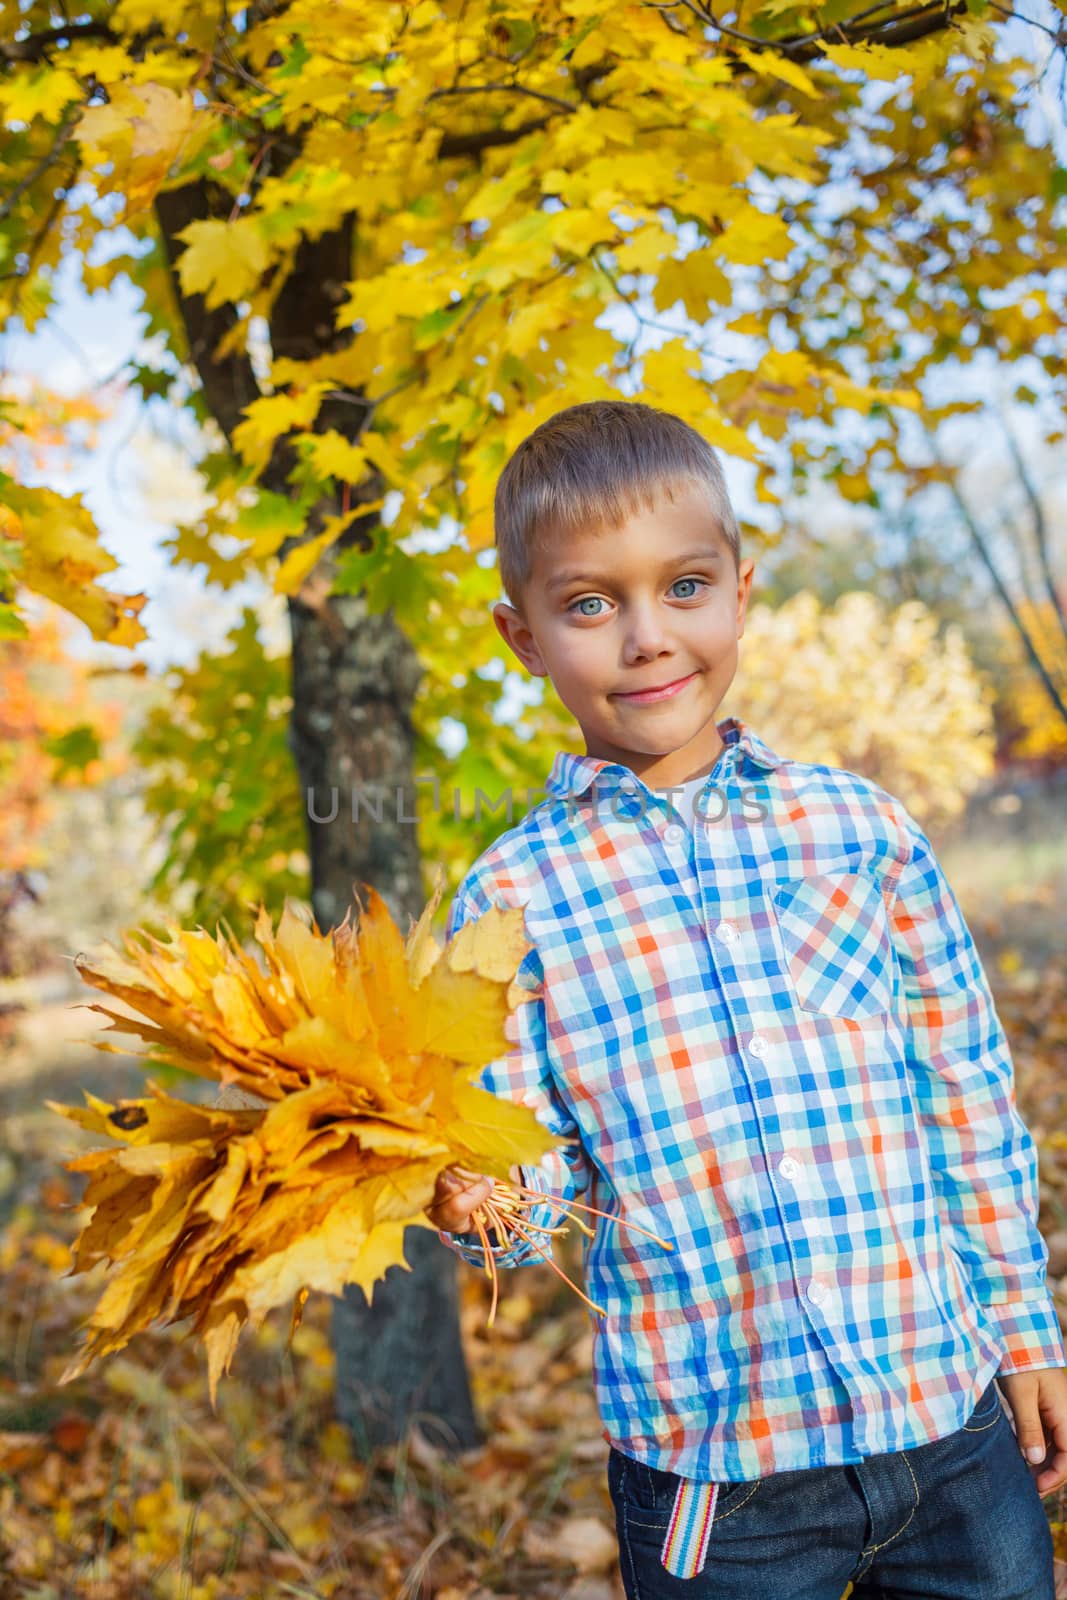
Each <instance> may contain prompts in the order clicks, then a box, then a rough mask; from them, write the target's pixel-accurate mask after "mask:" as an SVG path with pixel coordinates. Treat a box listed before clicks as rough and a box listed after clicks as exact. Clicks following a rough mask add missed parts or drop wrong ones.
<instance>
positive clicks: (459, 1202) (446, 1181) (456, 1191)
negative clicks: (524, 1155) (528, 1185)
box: [426, 1166, 522, 1233]
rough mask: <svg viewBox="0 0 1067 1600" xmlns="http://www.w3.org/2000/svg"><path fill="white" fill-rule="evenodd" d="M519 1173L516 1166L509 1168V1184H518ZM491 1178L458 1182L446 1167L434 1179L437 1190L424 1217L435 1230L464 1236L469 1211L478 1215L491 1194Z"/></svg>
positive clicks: (453, 1172) (459, 1179)
mask: <svg viewBox="0 0 1067 1600" xmlns="http://www.w3.org/2000/svg"><path fill="white" fill-rule="evenodd" d="M521 1171H522V1169H521V1168H520V1167H518V1166H513V1167H512V1168H511V1172H510V1174H509V1175H510V1177H511V1181H512V1183H519V1182H521V1176H520V1174H521ZM494 1182H495V1180H494V1179H493V1178H487V1177H480V1178H461V1177H460V1176H459V1174H458V1173H457V1172H456V1171H455V1170H454V1168H452V1167H445V1169H444V1171H443V1172H439V1173H438V1175H437V1186H436V1188H435V1189H434V1196H433V1199H432V1200H431V1202H430V1204H429V1205H428V1206H427V1207H426V1215H427V1216H428V1217H429V1219H430V1221H431V1222H432V1223H433V1225H434V1227H435V1228H442V1229H443V1230H444V1231H445V1233H466V1232H468V1231H469V1226H468V1225H469V1223H470V1216H471V1212H472V1211H477V1209H478V1207H479V1206H480V1205H481V1204H482V1202H483V1201H485V1200H488V1198H489V1196H490V1195H491V1194H492V1192H493V1185H494Z"/></svg>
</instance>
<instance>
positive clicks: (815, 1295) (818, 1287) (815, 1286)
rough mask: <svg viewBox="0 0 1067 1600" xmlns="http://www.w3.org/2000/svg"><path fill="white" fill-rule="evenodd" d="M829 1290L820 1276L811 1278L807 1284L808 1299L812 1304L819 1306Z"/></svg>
mask: <svg viewBox="0 0 1067 1600" xmlns="http://www.w3.org/2000/svg"><path fill="white" fill-rule="evenodd" d="M829 1292H830V1291H829V1289H828V1288H827V1287H826V1285H825V1283H823V1281H822V1279H821V1278H812V1280H811V1282H810V1283H809V1284H808V1299H809V1300H810V1301H811V1302H812V1303H813V1304H814V1305H817V1306H821V1305H822V1303H823V1301H824V1300H825V1299H826V1296H827V1295H828V1294H829Z"/></svg>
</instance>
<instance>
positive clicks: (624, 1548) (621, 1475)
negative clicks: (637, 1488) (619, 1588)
mask: <svg viewBox="0 0 1067 1600" xmlns="http://www.w3.org/2000/svg"><path fill="white" fill-rule="evenodd" d="M618 1492H619V1500H618V1514H619V1522H620V1524H621V1527H622V1532H621V1535H620V1538H619V1546H620V1553H622V1552H625V1555H626V1564H627V1566H628V1567H629V1570H630V1585H631V1587H632V1597H631V1600H641V1591H640V1588H639V1586H638V1582H637V1563H636V1562H635V1560H634V1553H633V1551H632V1550H631V1549H630V1531H629V1521H628V1518H627V1516H626V1458H625V1457H622V1459H620V1462H619V1467H618Z"/></svg>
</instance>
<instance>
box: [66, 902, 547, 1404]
mask: <svg viewBox="0 0 1067 1600" xmlns="http://www.w3.org/2000/svg"><path fill="white" fill-rule="evenodd" d="M441 891H442V880H441V876H440V874H439V876H438V882H437V886H436V888H435V891H434V894H433V897H432V898H431V900H430V902H429V903H428V904H427V906H426V907H425V908H424V910H423V912H422V914H421V916H420V917H419V919H418V922H417V923H415V924H414V925H413V927H412V929H411V931H410V933H409V935H408V937H407V939H406V940H405V939H404V938H403V936H402V935H401V933H400V930H399V929H398V928H397V926H396V924H395V923H394V921H393V919H392V917H391V916H390V915H389V912H388V909H387V907H386V905H385V902H384V900H383V899H382V897H381V896H380V895H379V894H378V893H377V891H376V890H374V889H373V888H372V887H370V886H365V901H364V899H363V898H360V900H359V907H360V915H359V924H358V929H357V928H356V927H355V926H353V924H352V922H351V913H349V914H348V915H346V917H345V920H344V922H343V923H342V924H341V926H340V927H339V928H336V929H334V930H333V931H332V932H331V933H330V934H328V935H323V934H321V933H320V932H319V930H318V928H317V927H316V926H315V924H314V921H313V919H311V918H310V917H309V916H307V915H306V914H305V913H304V911H303V910H300V911H298V909H297V908H296V907H295V906H294V905H293V904H292V903H290V902H288V901H287V902H286V904H285V908H284V910H283V913H282V916H281V918H280V920H279V923H278V927H277V929H275V928H274V927H273V925H272V922H271V918H270V917H269V915H268V914H267V912H266V909H265V908H264V907H262V906H261V907H260V908H259V910H258V914H257V917H256V921H255V927H254V935H255V939H256V941H257V943H258V945H259V947H260V950H261V952H262V956H263V963H262V965H261V964H260V962H259V961H257V960H255V959H253V957H252V956H251V955H250V954H249V953H248V952H247V951H245V950H243V949H242V948H241V947H240V946H239V945H238V944H237V942H236V940H235V939H234V937H233V935H232V934H229V933H228V936H227V937H225V938H224V937H223V935H222V934H221V933H216V936H215V938H214V939H213V938H212V937H211V936H210V935H209V934H208V933H207V932H206V931H205V930H204V929H202V928H197V929H195V930H189V929H182V928H179V927H176V926H174V925H170V926H168V927H167V928H166V930H165V937H163V938H159V937H157V936H155V935H150V934H148V933H146V932H145V931H143V930H142V931H140V932H139V933H138V935H137V936H134V935H132V934H127V935H126V937H125V940H124V950H123V952H122V953H120V952H118V951H115V950H113V949H111V948H110V947H106V948H105V950H104V952H103V953H102V955H99V956H97V957H95V958H90V957H88V956H85V955H79V956H78V957H77V958H76V963H75V964H76V967H77V970H78V972H79V974H80V975H81V977H82V978H83V979H84V980H85V981H86V982H87V983H89V984H91V985H92V986H94V987H95V988H98V989H101V990H103V991H104V992H105V993H106V994H109V995H111V996H113V997H114V998H116V999H118V1000H121V1001H122V1002H123V1004H124V1005H125V1006H126V1007H128V1008H129V1009H130V1010H131V1011H132V1012H133V1013H134V1015H133V1016H127V1015H125V1014H121V1013H119V1012H117V1011H106V1014H107V1015H108V1016H109V1017H110V1018H111V1019H112V1024H113V1030H112V1031H118V1032H126V1033H130V1034H133V1035H134V1036H135V1037H137V1038H139V1039H140V1040H141V1042H142V1054H144V1055H145V1056H146V1057H147V1059H148V1060H154V1061H170V1062H174V1063H177V1064H179V1065H182V1066H185V1067H186V1068H187V1069H189V1070H192V1071H194V1072H197V1073H199V1074H200V1075H201V1076H208V1077H214V1078H215V1079H216V1080H218V1081H220V1082H222V1083H229V1084H233V1085H235V1086H236V1087H238V1088H239V1089H241V1090H243V1091H246V1092H247V1093H249V1094H251V1095H254V1096H255V1097H256V1103H255V1105H254V1106H251V1107H249V1106H244V1107H241V1108H233V1109H230V1108H225V1109H224V1108H222V1107H220V1106H211V1107H208V1106H202V1105H194V1104H190V1103H188V1102H185V1101H183V1100H181V1099H179V1098H177V1097H175V1096H172V1095H170V1094H168V1093H167V1092H166V1091H165V1090H164V1089H162V1088H161V1087H160V1086H159V1085H157V1084H154V1083H153V1084H150V1085H149V1089H150V1097H149V1098H145V1099H130V1100H124V1101H121V1102H119V1103H118V1104H115V1105H112V1104H110V1103H109V1102H108V1101H106V1100H102V1099H100V1098H98V1097H96V1096H94V1095H92V1094H88V1093H87V1094H86V1096H85V1099H86V1104H85V1105H84V1106H63V1105H58V1104H56V1103H55V1102H52V1101H49V1102H47V1104H48V1105H49V1107H50V1108H51V1109H52V1110H53V1111H56V1112H57V1113H59V1114H60V1115H61V1116H64V1117H67V1118H69V1119H70V1120H72V1121H74V1122H76V1123H78V1124H80V1126H82V1127H83V1128H85V1129H87V1130H88V1131H90V1132H94V1133H102V1134H106V1135H110V1136H111V1137H112V1138H113V1139H114V1140H116V1141H117V1143H118V1147H117V1148H115V1147H112V1148H110V1149H100V1150H90V1151H87V1152H86V1153H85V1154H83V1155H80V1156H77V1157H75V1158H73V1159H72V1160H71V1161H69V1162H68V1163H66V1165H67V1166H68V1167H69V1168H70V1170H72V1171H80V1172H83V1173H85V1174H87V1175H88V1182H87V1186H86V1191H85V1196H84V1204H85V1207H86V1208H90V1209H91V1215H90V1217H89V1220H88V1221H87V1222H86V1224H85V1226H84V1227H83V1229H82V1231H81V1234H80V1235H79V1238H78V1240H77V1241H76V1244H75V1247H74V1251H73V1265H72V1267H71V1271H72V1272H84V1271H87V1270H88V1269H89V1268H90V1267H92V1266H94V1265H95V1264H96V1263H97V1262H99V1261H102V1260H107V1261H109V1262H110V1263H111V1267H112V1270H111V1274H110V1276H109V1278H108V1281H107V1283H106V1286H105V1289H104V1292H103V1294H102V1295H101V1298H100V1300H99V1301H98V1303H97V1305H96V1306H95V1308H94V1310H93V1312H92V1314H91V1316H90V1317H89V1319H88V1324H87V1327H88V1338H87V1342H86V1345H85V1347H84V1349H83V1350H82V1351H81V1352H80V1354H79V1355H78V1356H77V1357H76V1359H75V1360H74V1361H73V1362H72V1363H71V1365H70V1366H68V1368H67V1371H66V1372H65V1373H64V1374H63V1379H62V1381H69V1379H71V1378H73V1377H75V1376H77V1375H78V1374H79V1373H80V1372H83V1371H85V1369H86V1367H87V1366H88V1365H89V1364H90V1363H91V1362H92V1361H93V1360H95V1359H96V1358H98V1357H100V1356H104V1355H108V1354H110V1353H112V1352H114V1351H116V1350H120V1349H122V1348H123V1346H124V1345H126V1344H127V1343H128V1342H129V1340H130V1339H131V1338H133V1337H134V1336H135V1334H137V1333H138V1332H139V1331H141V1330H143V1329H144V1328H146V1327H148V1326H149V1325H150V1324H151V1323H152V1322H153V1321H155V1320H157V1319H158V1318H160V1317H165V1318H167V1319H169V1320H178V1319H183V1318H191V1319H192V1323H191V1331H192V1332H193V1333H194V1334H196V1335H198V1336H200V1337H202V1338H203V1340H204V1344H205V1349H206V1351H207V1358H208V1381H209V1386H210V1391H211V1398H212V1403H213V1404H214V1402H215V1395H216V1387H217V1384H218V1380H219V1378H220V1376H221V1375H222V1374H223V1373H224V1372H226V1371H228V1370H229V1365H230V1362H231V1360H232V1357H233V1353H234V1350H235V1348H236V1344H237V1340H238V1337H239V1335H240V1331H241V1328H242V1327H243V1325H244V1324H245V1322H247V1321H251V1322H252V1323H253V1324H256V1323H258V1322H259V1321H260V1320H261V1319H262V1318H263V1317H264V1316H265V1315H266V1314H267V1313H268V1312H269V1311H270V1310H272V1309H273V1308H274V1307H276V1306H279V1305H282V1304H284V1303H287V1302H293V1316H292V1322H291V1325H290V1326H291V1331H292V1329H293V1328H295V1326H296V1323H297V1322H298V1320H299V1313H300V1311H301V1310H302V1307H303V1303H304V1300H305V1299H306V1297H307V1294H308V1292H309V1291H311V1290H318V1291H321V1292H323V1293H328V1294H340V1293H341V1292H342V1291H343V1289H344V1287H345V1285H346V1284H348V1283H358V1284H359V1285H360V1286H361V1287H362V1289H363V1291H364V1293H365V1294H366V1295H367V1298H368V1300H369V1299H370V1298H371V1296H372V1293H373V1289H374V1285H375V1283H377V1282H378V1281H379V1280H380V1279H381V1278H382V1276H383V1275H384V1274H385V1272H386V1271H387V1270H388V1269H389V1267H390V1266H401V1267H404V1268H405V1269H406V1267H407V1263H406V1261H405V1260H404V1253H403V1240H404V1235H405V1232H406V1230H407V1229H408V1228H410V1227H423V1228H425V1227H431V1226H432V1224H431V1223H430V1222H429V1220H428V1218H427V1217H426V1214H425V1209H426V1207H427V1206H428V1205H429V1204H430V1203H431V1201H432V1199H433V1196H434V1193H435V1188H436V1184H437V1179H438V1177H439V1175H440V1173H441V1172H442V1170H443V1169H444V1168H445V1167H447V1166H450V1165H451V1164H452V1163H454V1162H456V1161H472V1160H473V1161H477V1163H478V1164H479V1167H480V1169H481V1170H484V1171H486V1172H488V1173H490V1174H491V1175H492V1176H494V1177H495V1178H496V1179H497V1180H498V1181H500V1182H503V1181H504V1180H506V1179H507V1177H508V1174H509V1173H510V1171H511V1169H512V1167H514V1166H517V1165H521V1164H522V1163H527V1164H529V1165H530V1166H534V1165H536V1164H538V1163H539V1162H540V1160H541V1158H542V1157H543V1156H544V1155H545V1154H546V1153H547V1152H548V1151H549V1150H552V1149H554V1148H556V1147H557V1146H558V1144H559V1141H558V1140H557V1139H556V1138H555V1137H554V1135H552V1134H551V1133H550V1132H549V1131H548V1129H547V1128H545V1127H544V1125H543V1124H542V1123H541V1122H540V1121H539V1120H538V1118H537V1117H536V1116H535V1115H534V1113H533V1111H532V1110H531V1109H530V1108H529V1107H528V1106H525V1105H522V1104H519V1103H517V1102H512V1101H510V1100H504V1099H501V1098H499V1097H497V1096H494V1095H492V1094H489V1093H488V1092H487V1091H485V1090H483V1089H481V1088H479V1087H476V1086H475V1085H474V1084H472V1083H471V1082H470V1078H471V1075H472V1073H473V1072H477V1071H478V1070H480V1069H481V1068H482V1067H483V1066H484V1065H485V1064H486V1063H487V1062H488V1061H490V1060H491V1059H493V1058H494V1057H495V1056H497V1055H499V1054H501V1053H502V1052H503V1051H505V1050H506V1049H507V1048H508V1035H507V1032H506V1029H505V1023H506V1020H507V1018H508V1016H509V1015H510V1014H511V1012H512V1011H513V1010H514V1009H515V1007H516V1006H517V1005H519V1004H521V1003H525V1002H526V1001H528V1000H529V999H530V998H531V996H530V993H529V991H528V990H527V989H525V988H524V987H523V986H522V985H521V984H519V983H517V982H516V973H517V969H518V967H519V965H520V964H521V962H522V960H523V958H524V957H525V955H526V954H527V952H528V951H529V950H530V949H531V946H530V943H529V941H528V939H527V938H526V935H525V931H524V927H523V913H522V910H521V908H508V909H505V908H503V907H493V908H492V909H491V910H490V911H489V912H487V913H486V916H485V917H484V918H483V919H481V921H480V922H471V923H467V924H466V925H465V926H464V927H463V928H462V929H461V930H460V931H459V933H457V934H456V936H455V937H454V938H453V939H451V940H450V941H449V942H448V944H447V946H446V947H445V948H444V949H443V950H442V948H441V947H440V946H439V945H438V943H437V941H436V939H435V938H434V937H433V934H432V932H431V931H430V924H431V920H432V917H433V914H434V911H435V910H436V908H437V904H438V901H439V898H440V895H441ZM92 1009H94V1010H105V1009H106V1008H104V1007H93V1008H92ZM91 1042H93V1043H95V1044H97V1045H98V1046H99V1047H101V1048H113V1046H111V1045H110V1044H109V1042H107V1041H97V1040H93V1041H91Z"/></svg>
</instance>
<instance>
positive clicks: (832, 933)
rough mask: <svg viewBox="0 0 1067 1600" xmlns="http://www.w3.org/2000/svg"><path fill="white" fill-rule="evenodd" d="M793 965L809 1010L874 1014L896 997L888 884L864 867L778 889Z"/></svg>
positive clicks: (780, 920)
mask: <svg viewBox="0 0 1067 1600" xmlns="http://www.w3.org/2000/svg"><path fill="white" fill-rule="evenodd" d="M771 904H772V906H773V908H774V915H775V920H776V921H777V924H778V931H779V933H780V935H781V940H782V948H783V952H784V955H785V961H786V965H787V967H788V971H789V975H790V978H791V980H792V984H793V987H794V989H795V991H796V997H797V1002H798V1004H799V1005H800V1007H801V1009H802V1010H804V1011H816V1012H819V1013H820V1014H821V1015H822V1016H830V1017H873V1016H878V1015H881V1014H882V1013H884V1012H886V1011H888V1010H890V1008H891V1007H892V1004H893V970H894V969H893V944H892V940H891V938H890V934H889V919H888V917H887V915H886V908H885V901H884V900H883V898H882V891H881V889H880V887H879V885H878V883H877V881H876V879H874V878H873V877H871V876H869V875H868V874H867V873H865V872H826V873H812V874H811V875H810V876H808V877H805V878H790V879H787V880H785V881H783V882H780V883H778V884H776V885H775V887H774V890H773V892H772V895H771Z"/></svg>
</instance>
